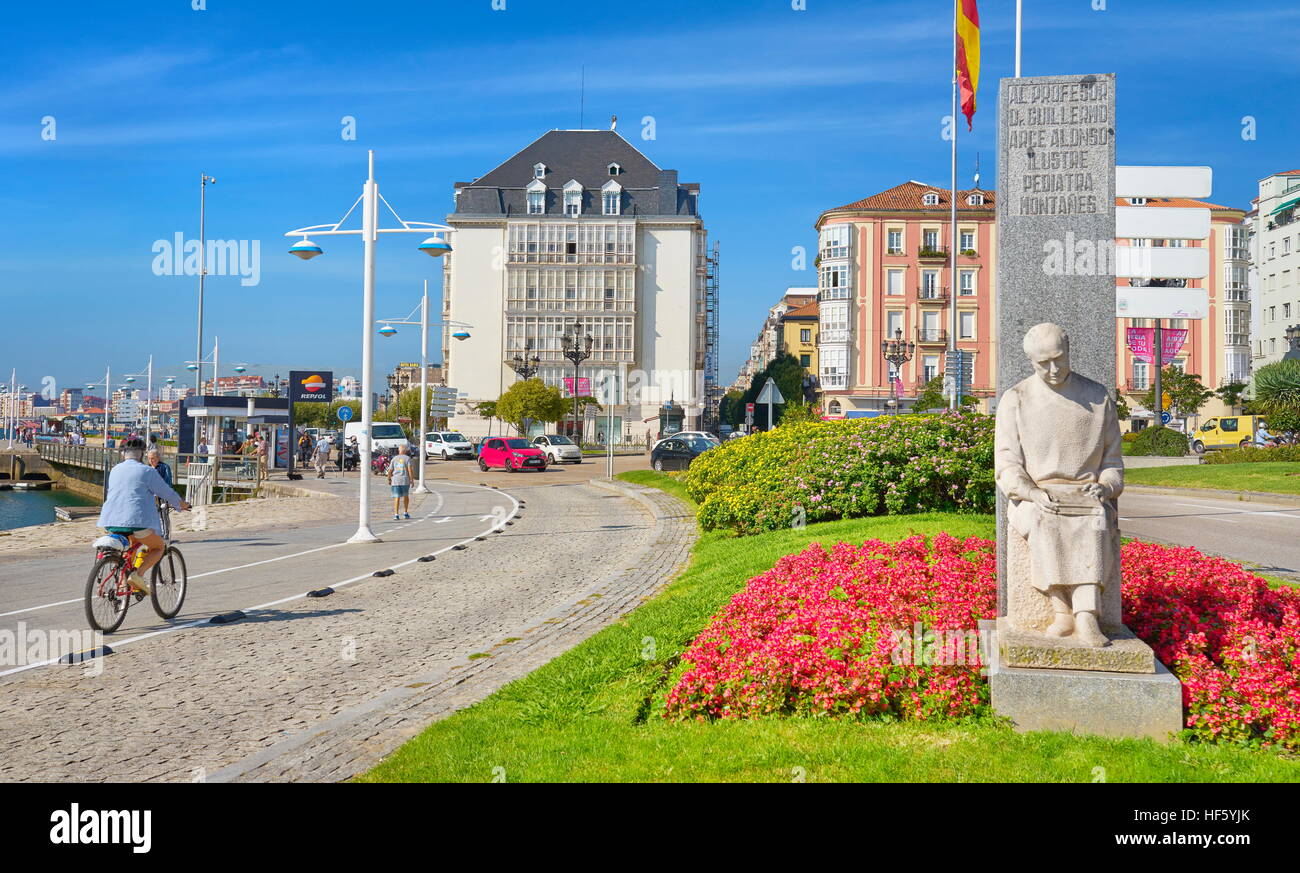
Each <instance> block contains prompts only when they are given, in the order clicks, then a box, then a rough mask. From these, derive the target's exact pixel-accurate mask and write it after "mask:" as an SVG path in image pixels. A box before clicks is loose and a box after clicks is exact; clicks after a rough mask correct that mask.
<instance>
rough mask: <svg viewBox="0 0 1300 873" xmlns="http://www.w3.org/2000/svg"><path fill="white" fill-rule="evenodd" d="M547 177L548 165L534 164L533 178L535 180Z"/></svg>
mask: <svg viewBox="0 0 1300 873" xmlns="http://www.w3.org/2000/svg"><path fill="white" fill-rule="evenodd" d="M545 177H546V165H545V164H533V178H534V179H543V178H545Z"/></svg>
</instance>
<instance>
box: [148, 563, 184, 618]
mask: <svg viewBox="0 0 1300 873" xmlns="http://www.w3.org/2000/svg"><path fill="white" fill-rule="evenodd" d="M188 585H189V575H188V574H187V573H186V572H185V558H184V557H183V556H182V555H181V553H180V552H179V551H178V550H177V549H176V548H175V547H173V546H168V547H167V551H165V552H163V556H162V560H161V561H159V562H158V563H157V564H155V565H154V568H153V575H152V577H151V581H150V583H149V589H150V594H149V597H150V599H151V600H153V609H154V612H156V613H158V615H160V616H161V617H163V618H174V617H175V616H176V613H178V612H180V611H181V604H183V603H184V602H185V589H186V588H187V587H188Z"/></svg>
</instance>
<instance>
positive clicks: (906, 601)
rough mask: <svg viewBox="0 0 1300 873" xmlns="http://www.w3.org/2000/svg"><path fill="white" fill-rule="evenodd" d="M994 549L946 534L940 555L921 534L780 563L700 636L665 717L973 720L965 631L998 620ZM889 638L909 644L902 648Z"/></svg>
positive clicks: (972, 666)
mask: <svg viewBox="0 0 1300 873" xmlns="http://www.w3.org/2000/svg"><path fill="white" fill-rule="evenodd" d="M992 546H993V544H992V543H991V542H989V541H988V540H983V539H969V540H966V541H961V540H957V539H954V538H953V537H950V536H948V535H946V534H940V535H939V536H937V537H935V538H934V543H933V546H927V545H926V542H925V538H924V537H921V536H914V537H911V538H909V539H906V540H903V541H901V542H898V543H882V542H880V541H878V540H870V541H868V542H866V543H864V544H862V545H861V546H853V545H849V544H847V543H836V544H835V546H834V547H833V548H832V549H831V550H830V552H827V551H825V550H824V549H823V548H822V547H821V546H820V545H816V544H814V545H811V546H809V547H808V548H807V549H805V550H804V551H802V552H800V553H798V554H795V555H787V556H785V557H784V558H782V559H781V560H779V561H777V563H776V566H775V567H773V568H772V569H771V570H769V571H768V572H766V573H764V574H762V575H761V576H757V577H755V578H753V579H751V580H750V581H749V584H748V585H747V586H746V587H745V589H744V590H743V591H741V592H740V593H739V594H737V595H736V596H735V597H734V598H732V600H731V603H729V604H728V605H727V606H726V607H725V608H724V609H723V610H722V612H721V613H720V614H719V615H718V616H717V617H716V618H715V619H714V620H713V622H712V623H711V624H710V625H709V626H708V627H707V628H705V630H704V632H703V633H702V634H700V636H699V637H698V638H696V640H695V642H694V643H693V644H692V645H691V647H690V649H688V650H687V652H686V653H685V655H684V656H683V658H684V660H686V661H688V662H689V663H690V664H691V667H690V668H689V669H688V670H687V671H686V672H685V673H684V674H683V675H682V677H681V681H680V682H678V684H677V686H676V687H675V688H674V689H673V690H672V691H671V692H670V693H669V695H668V701H667V713H666V714H667V715H669V716H675V717H691V716H695V717H698V718H706V717H714V718H739V717H749V716H758V715H773V714H775V715H879V714H894V715H897V716H900V717H904V718H925V717H927V716H932V715H946V716H959V715H964V714H967V713H970V712H972V711H974V710H975V709H977V708H978V707H979V706H980V705H981V704H983V703H986V702H987V700H988V691H987V685H986V683H985V682H984V679H983V677H981V676H980V674H979V663H978V660H979V659H978V656H977V655H976V656H975V657H974V658H973V660H974V663H971V661H972V657H971V652H970V650H969V647H967V646H966V645H964V644H963V643H964V640H965V635H964V632H966V631H969V630H971V629H974V628H975V627H976V622H977V620H978V619H981V618H991V617H993V615H994V614H995V613H996V607H997V582H996V571H995V568H994V559H993V551H992ZM917 623H920V624H921V625H922V627H923V631H922V633H920V634H917V633H915V631H916V625H917ZM894 631H899V632H901V633H905V634H906V635H907V636H906V637H905V638H903V639H902V640H901V644H900V639H899V638H898V637H897V636H896V635H895V633H894ZM926 631H928V632H929V637H927V635H926ZM947 631H953V632H956V633H955V634H954V639H951V640H948V639H946V635H945V634H939V635H938V636H939V637H940V639H939V641H938V642H939V643H940V645H937V646H936V645H934V642H935V641H934V639H933V637H934V636H935V635H936V632H947ZM927 643H928V644H929V645H927ZM944 643H947V645H946V646H944V645H943V644H944ZM918 650H919V654H920V655H921V657H916V655H917V654H918ZM961 661H965V663H959V662H961ZM909 662H910V663H909ZM936 662H947V663H936ZM954 662H958V663H954Z"/></svg>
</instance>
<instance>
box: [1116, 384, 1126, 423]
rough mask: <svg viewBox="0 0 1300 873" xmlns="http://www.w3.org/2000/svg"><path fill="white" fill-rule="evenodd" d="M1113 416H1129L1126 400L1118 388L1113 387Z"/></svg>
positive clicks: (1120, 417)
mask: <svg viewBox="0 0 1300 873" xmlns="http://www.w3.org/2000/svg"><path fill="white" fill-rule="evenodd" d="M1115 417H1116V418H1119V419H1121V420H1122V419H1125V418H1128V417H1129V408H1128V401H1127V400H1125V399H1124V395H1123V394H1120V393H1119V389H1118V388H1116V389H1115Z"/></svg>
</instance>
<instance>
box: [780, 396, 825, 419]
mask: <svg viewBox="0 0 1300 873" xmlns="http://www.w3.org/2000/svg"><path fill="white" fill-rule="evenodd" d="M801 421H821V408H820V407H819V406H818V405H817V404H816V403H803V402H798V401H787V402H786V404H785V411H783V412H782V413H781V424H783V425H785V424H798V423H799V422H801Z"/></svg>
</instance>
